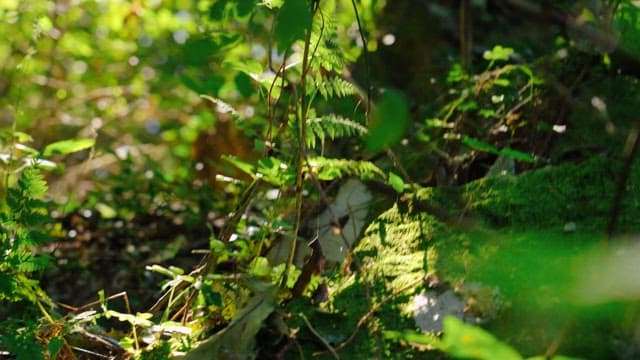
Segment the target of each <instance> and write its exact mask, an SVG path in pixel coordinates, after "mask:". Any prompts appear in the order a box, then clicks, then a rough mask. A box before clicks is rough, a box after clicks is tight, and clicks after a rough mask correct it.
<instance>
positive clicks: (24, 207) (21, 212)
mask: <svg viewBox="0 0 640 360" xmlns="http://www.w3.org/2000/svg"><path fill="white" fill-rule="evenodd" d="M46 193H47V183H46V182H45V180H44V176H43V175H42V174H41V173H40V170H39V169H38V168H37V167H34V166H31V167H27V168H25V170H24V171H23V172H22V174H21V176H20V178H19V179H18V181H17V184H16V187H14V188H10V189H8V191H7V196H6V199H5V203H6V206H7V207H8V209H7V210H8V212H6V213H5V214H2V216H0V299H8V300H10V301H17V300H29V301H32V302H34V301H36V300H37V298H38V297H44V292H43V291H42V290H40V287H39V285H38V282H37V281H36V280H33V279H30V278H29V277H28V276H27V274H30V273H34V272H37V271H42V270H44V269H45V268H46V266H47V264H48V262H49V258H48V257H47V256H45V255H34V254H33V251H32V249H33V247H34V246H37V245H42V244H45V243H47V242H48V241H50V239H51V237H50V236H48V235H47V234H46V233H44V232H42V231H41V230H40V229H41V228H42V225H44V224H45V223H47V222H49V221H50V218H49V216H48V213H47V209H46V208H47V206H48V204H49V203H48V202H46V201H44V200H43V199H44V196H45V194H46Z"/></svg>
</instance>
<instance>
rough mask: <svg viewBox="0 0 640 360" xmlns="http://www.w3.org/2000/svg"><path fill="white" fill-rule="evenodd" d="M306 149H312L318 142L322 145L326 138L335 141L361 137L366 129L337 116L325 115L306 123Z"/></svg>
mask: <svg viewBox="0 0 640 360" xmlns="http://www.w3.org/2000/svg"><path fill="white" fill-rule="evenodd" d="M307 127H308V130H307V138H306V142H307V147H308V148H309V149H313V148H315V147H316V145H317V142H318V140H320V143H321V144H322V145H324V141H325V140H326V138H327V137H328V138H329V139H330V140H335V139H337V138H340V137H348V136H362V135H364V134H366V133H367V128H365V127H364V126H363V125H362V124H360V123H358V122H356V121H353V120H351V119H347V118H344V117H341V116H337V115H326V116H322V117H319V118H313V119H309V120H308V121H307Z"/></svg>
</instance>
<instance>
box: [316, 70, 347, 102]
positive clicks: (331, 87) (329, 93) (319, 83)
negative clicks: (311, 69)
mask: <svg viewBox="0 0 640 360" xmlns="http://www.w3.org/2000/svg"><path fill="white" fill-rule="evenodd" d="M309 87H310V88H309V89H308V90H310V91H318V92H319V93H320V95H322V97H323V98H324V99H325V100H328V99H331V98H334V97H338V98H340V97H344V96H350V95H356V94H358V88H357V87H356V86H355V85H353V84H352V83H350V82H348V81H347V80H345V79H343V78H341V77H339V76H322V73H320V72H318V73H317V74H316V77H315V79H314V81H313V83H309Z"/></svg>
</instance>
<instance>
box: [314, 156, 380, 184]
mask: <svg viewBox="0 0 640 360" xmlns="http://www.w3.org/2000/svg"><path fill="white" fill-rule="evenodd" d="M308 163H309V165H310V167H311V168H312V169H313V172H314V173H315V175H316V176H317V177H318V179H320V180H334V179H338V178H341V177H343V176H357V177H359V178H361V179H362V180H370V179H374V178H376V177H378V178H380V179H385V174H384V172H383V171H382V170H380V168H379V167H377V166H376V165H375V164H374V163H372V162H370V161H364V160H347V159H329V158H325V157H322V156H318V157H313V158H309V159H308Z"/></svg>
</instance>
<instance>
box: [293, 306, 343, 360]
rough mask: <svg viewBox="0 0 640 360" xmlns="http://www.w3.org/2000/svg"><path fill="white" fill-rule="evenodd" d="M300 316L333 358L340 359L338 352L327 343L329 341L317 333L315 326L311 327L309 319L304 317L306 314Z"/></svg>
mask: <svg viewBox="0 0 640 360" xmlns="http://www.w3.org/2000/svg"><path fill="white" fill-rule="evenodd" d="M298 316H300V317H301V318H302V320H304V322H305V324H307V327H308V328H309V331H311V332H312V333H313V335H315V336H316V337H317V338H318V340H320V342H321V343H322V345H324V346H325V347H326V348H327V350H329V352H330V353H331V355H333V357H334V358H335V359H340V356H339V355H338V353H337V352H336V350H335V349H334V348H333V347H332V346H331V344H329V343H328V342H327V340H325V339H324V338H323V337H322V336H321V335H320V334H319V333H318V332H317V331H316V329H314V328H313V325H311V322H310V321H309V319H307V317H306V316H304V314H302V313H299V314H298Z"/></svg>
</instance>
